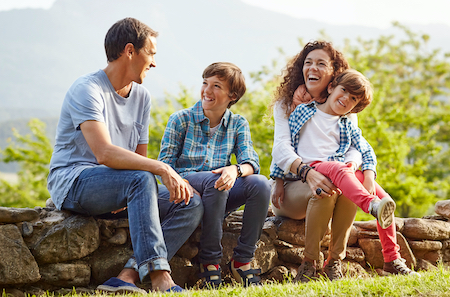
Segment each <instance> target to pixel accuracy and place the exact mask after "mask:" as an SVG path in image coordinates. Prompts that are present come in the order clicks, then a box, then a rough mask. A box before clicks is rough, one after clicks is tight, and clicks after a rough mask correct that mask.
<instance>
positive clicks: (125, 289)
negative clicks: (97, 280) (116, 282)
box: [96, 285, 147, 294]
mask: <svg viewBox="0 0 450 297" xmlns="http://www.w3.org/2000/svg"><path fill="white" fill-rule="evenodd" d="M96 290H98V291H102V292H106V293H114V294H130V293H140V294H147V291H145V290H143V289H141V288H137V287H136V288H135V287H131V286H120V287H113V286H108V285H99V286H98V287H97V288H96Z"/></svg>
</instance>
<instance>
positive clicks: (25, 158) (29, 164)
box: [0, 119, 52, 207]
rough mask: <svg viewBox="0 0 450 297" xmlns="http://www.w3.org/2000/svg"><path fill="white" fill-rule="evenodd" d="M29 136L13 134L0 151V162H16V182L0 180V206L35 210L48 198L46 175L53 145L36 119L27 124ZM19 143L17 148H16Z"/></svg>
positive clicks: (41, 124)
mask: <svg viewBox="0 0 450 297" xmlns="http://www.w3.org/2000/svg"><path fill="white" fill-rule="evenodd" d="M28 127H29V128H30V130H31V134H32V135H25V136H23V135H20V134H19V133H18V132H17V131H14V137H15V139H16V141H15V142H11V143H10V145H9V146H8V147H6V149H5V150H0V154H1V155H3V157H2V158H1V159H0V160H1V161H3V162H5V163H8V162H18V163H19V164H20V168H21V169H20V171H19V172H18V176H19V181H18V183H15V184H13V183H8V182H7V181H4V180H1V179H0V197H2V206H6V207H34V206H44V205H45V201H46V200H47V199H48V198H49V197H50V194H49V193H48V190H47V176H48V173H49V163H50V158H51V155H52V145H51V143H50V140H49V139H48V137H47V136H46V135H45V124H44V123H43V122H41V121H39V120H37V119H32V120H30V121H29V123H28ZM19 144H20V145H19Z"/></svg>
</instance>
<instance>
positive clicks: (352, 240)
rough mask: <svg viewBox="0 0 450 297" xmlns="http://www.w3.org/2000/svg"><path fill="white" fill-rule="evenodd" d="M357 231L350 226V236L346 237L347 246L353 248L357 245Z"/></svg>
mask: <svg viewBox="0 0 450 297" xmlns="http://www.w3.org/2000/svg"><path fill="white" fill-rule="evenodd" d="M358 234H359V233H358V229H357V228H356V227H355V226H352V227H351V229H350V236H349V237H348V242H347V246H354V245H355V244H357V243H358Z"/></svg>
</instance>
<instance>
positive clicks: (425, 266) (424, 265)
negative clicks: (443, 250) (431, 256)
mask: <svg viewBox="0 0 450 297" xmlns="http://www.w3.org/2000/svg"><path fill="white" fill-rule="evenodd" d="M436 269H438V268H437V267H436V266H434V265H433V264H431V263H430V262H428V261H427V260H423V259H418V260H417V266H416V267H415V270H416V271H420V270H425V271H428V270H436Z"/></svg>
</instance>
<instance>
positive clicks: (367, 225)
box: [353, 220, 377, 231]
mask: <svg viewBox="0 0 450 297" xmlns="http://www.w3.org/2000/svg"><path fill="white" fill-rule="evenodd" d="M353 226H356V227H358V228H360V229H364V230H370V231H377V221H376V220H371V221H354V222H353Z"/></svg>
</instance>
